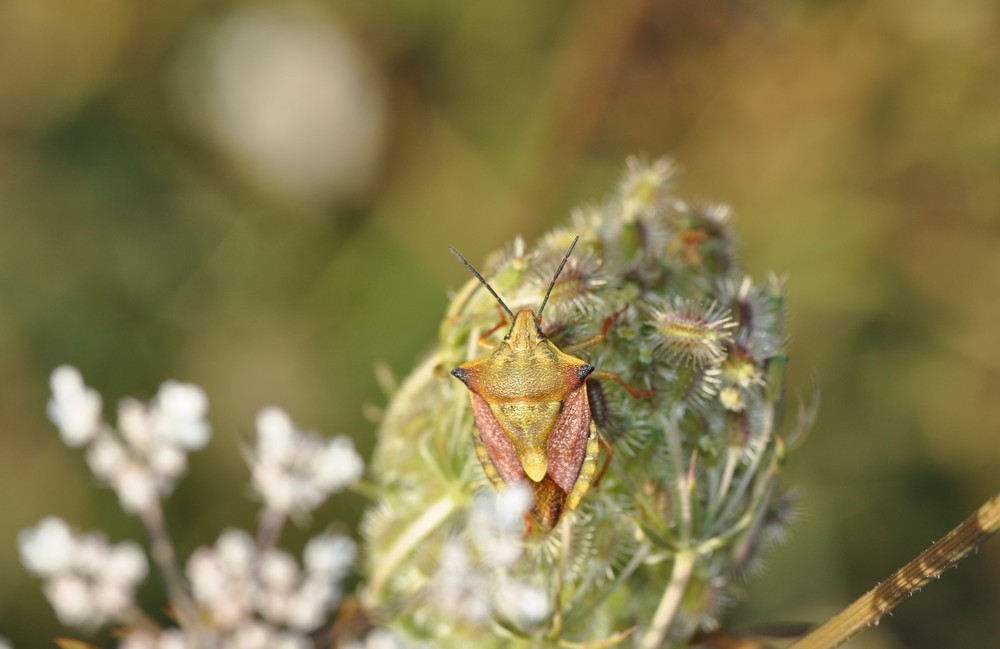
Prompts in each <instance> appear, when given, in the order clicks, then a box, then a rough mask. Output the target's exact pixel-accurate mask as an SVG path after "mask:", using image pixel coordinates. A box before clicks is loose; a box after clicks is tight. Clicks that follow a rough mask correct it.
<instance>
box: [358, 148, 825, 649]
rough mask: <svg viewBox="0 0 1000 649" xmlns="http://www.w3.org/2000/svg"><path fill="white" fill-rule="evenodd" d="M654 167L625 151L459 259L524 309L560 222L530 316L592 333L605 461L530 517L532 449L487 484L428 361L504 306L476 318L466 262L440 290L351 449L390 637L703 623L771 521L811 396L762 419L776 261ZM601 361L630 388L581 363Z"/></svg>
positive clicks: (635, 642) (440, 640)
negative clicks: (621, 160) (543, 210)
mask: <svg viewBox="0 0 1000 649" xmlns="http://www.w3.org/2000/svg"><path fill="white" fill-rule="evenodd" d="M672 180H673V167H672V166H671V164H670V163H669V162H666V161H658V162H655V163H653V164H645V163H641V162H639V161H637V160H630V161H629V163H628V169H627V170H626V173H625V175H624V177H623V179H622V181H621V184H620V186H619V189H618V191H617V192H616V193H615V194H614V195H613V196H612V197H610V198H609V199H608V200H607V201H606V202H605V203H604V204H603V205H601V206H598V207H587V208H583V209H581V210H578V211H576V212H575V213H574V214H573V216H572V219H571V223H570V224H569V225H567V226H565V227H562V228H558V229H556V230H554V231H552V232H550V233H548V234H547V235H545V236H544V237H543V238H542V239H541V241H539V242H538V243H537V244H536V245H534V246H531V247H529V246H527V245H526V244H525V243H524V242H523V241H521V240H517V241H515V242H514V243H513V244H512V245H511V246H510V247H508V248H507V249H506V250H504V251H502V252H500V253H498V254H496V255H494V256H493V257H491V258H490V259H488V260H487V262H486V264H484V265H482V266H479V270H480V271H481V274H482V275H483V278H484V279H485V280H486V281H487V282H489V284H490V286H492V288H493V289H494V290H495V291H496V293H497V294H498V295H499V296H501V297H502V300H503V302H505V303H506V305H507V306H508V307H509V309H508V311H510V312H512V313H518V312H519V311H520V312H521V313H522V314H523V313H524V312H525V311H522V310H525V309H537V308H538V307H539V305H540V304H542V302H543V298H544V296H545V295H546V292H547V289H548V288H549V286H548V284H549V281H550V279H551V277H552V273H553V269H555V268H556V267H557V266H558V265H559V263H560V260H561V259H563V257H564V255H565V252H566V250H567V248H568V247H569V246H570V242H571V241H573V240H574V238H575V237H577V236H578V237H579V242H578V243H577V245H576V249H575V251H574V252H573V255H572V256H571V257H570V258H569V260H568V261H567V263H566V267H565V269H564V271H563V273H562V274H561V275H560V277H559V279H558V281H557V282H556V283H555V286H554V287H552V291H551V295H550V297H549V299H548V302H547V305H546V307H545V317H544V320H543V321H542V322H541V330H540V332H539V334H540V337H541V338H543V339H544V340H547V341H551V342H552V343H553V344H554V345H555V346H556V347H558V348H567V347H570V348H572V347H573V346H574V345H576V346H581V345H580V343H581V342H585V341H590V340H594V341H597V340H598V339H597V338H596V337H598V336H601V335H602V333H603V336H602V337H601V338H600V339H599V342H597V344H593V345H590V344H587V345H585V346H586V349H585V351H581V352H579V354H578V355H579V356H580V357H581V358H582V360H581V361H580V362H586V364H587V365H589V366H592V367H597V368H600V369H601V370H603V372H601V375H602V376H600V377H597V375H596V374H595V376H593V377H591V378H589V379H588V380H587V383H586V394H587V401H589V409H590V415H591V417H592V418H593V421H594V423H595V424H596V426H597V428H598V429H599V430H600V433H601V434H602V435H603V436H604V437H605V438H607V440H608V441H609V442H610V445H611V446H612V447H613V449H614V454H613V455H611V454H609V453H606V452H602V453H601V455H600V462H601V463H603V462H606V461H609V462H610V464H609V466H608V468H607V470H606V471H605V472H604V473H603V476H602V477H601V478H600V482H599V484H596V480H595V486H594V487H593V488H591V489H590V490H589V492H588V493H586V495H585V497H582V498H581V499H579V504H578V506H577V507H576V508H575V509H571V508H570V509H567V510H565V511H563V512H562V515H561V517H558V516H557V517H555V518H556V520H555V521H553V522H554V523H555V525H554V528H553V529H552V530H551V531H549V530H547V529H545V527H546V526H545V525H542V526H538V525H534V526H532V525H527V526H526V525H525V522H524V520H523V515H524V514H525V513H527V512H529V511H531V510H532V503H531V500H530V498H528V499H526V496H531V495H532V490H531V489H527V490H525V489H522V488H521V485H524V486H525V487H527V486H528V485H530V484H532V481H535V482H537V480H535V478H538V477H539V476H540V475H541V473H539V472H540V471H542V469H541V468H538V469H537V470H535V469H532V471H531V473H532V474H536V473H537V474H538V476H536V475H532V479H531V480H528V479H524V480H521V481H518V480H513V481H508V480H502V481H497V480H494V482H496V483H497V484H498V485H499V486H500V487H501V496H500V498H499V500H498V499H497V498H496V497H495V496H494V493H495V489H494V487H493V486H492V485H491V484H490V481H489V480H488V479H487V475H486V474H485V473H484V471H483V469H482V468H481V467H480V462H479V461H477V451H476V445H477V443H478V444H483V442H482V441H477V439H476V437H477V436H479V435H480V434H483V433H482V431H480V430H479V429H478V428H476V427H475V425H474V421H473V408H472V406H471V405H470V401H469V396H468V389H467V388H466V387H465V386H463V385H461V384H460V383H459V382H457V381H455V380H454V379H452V378H451V377H449V376H448V372H449V371H451V370H452V368H455V367H459V366H462V364H463V363H467V362H468V361H470V360H472V359H474V358H477V357H479V356H482V351H480V350H479V349H478V348H477V345H478V342H479V339H480V337H481V336H483V335H484V334H489V338H488V340H487V341H486V342H487V343H492V344H494V345H495V344H497V343H499V341H500V338H501V337H502V336H503V335H504V334H505V333H507V329H508V328H509V327H510V323H509V322H508V323H507V324H506V326H500V327H498V326H497V311H498V309H497V306H496V301H495V299H494V297H493V296H492V295H490V294H489V293H488V292H487V291H486V290H484V289H483V287H482V286H481V284H480V282H479V280H478V279H471V280H470V281H469V282H468V283H466V285H465V286H464V288H463V289H462V290H460V291H459V292H458V293H457V294H456V295H455V297H454V299H453V300H452V302H451V305H450V307H449V309H448V312H447V313H446V314H445V317H444V320H443V322H442V324H441V329H440V343H439V346H438V347H437V348H436V349H435V350H434V351H433V353H432V354H431V355H430V356H429V357H428V358H427V359H425V360H424V361H423V363H422V364H421V365H420V366H418V367H417V368H416V369H415V370H414V371H413V373H412V374H411V375H410V376H409V377H408V378H407V379H406V380H405V381H404V382H403V383H402V385H401V387H400V388H399V389H398V391H397V392H396V393H395V394H394V395H393V397H392V400H391V402H390V404H389V407H388V409H387V411H386V414H385V417H384V420H383V422H382V425H381V430H380V432H379V439H378V446H377V448H376V452H375V457H374V459H373V462H372V472H373V478H374V480H375V481H376V486H377V493H378V494H379V499H378V503H377V504H376V506H375V507H374V508H373V509H372V510H371V511H370V512H369V514H368V515H367V517H366V520H365V522H364V526H363V533H364V536H365V550H366V551H365V557H366V564H365V565H366V567H365V571H366V574H365V583H364V585H363V590H362V604H363V605H364V606H365V607H366V608H367V609H368V610H369V612H370V614H371V615H373V616H375V617H376V618H379V619H384V620H385V621H386V623H387V624H389V625H390V626H391V627H392V628H393V629H394V630H396V631H397V632H398V633H399V634H400V636H401V637H402V638H404V639H405V640H408V641H410V642H413V643H415V644H423V643H426V644H427V646H441V647H509V646H538V645H540V644H545V643H552V645H553V646H555V645H557V644H560V643H563V644H566V643H581V644H580V645H579V646H594V647H597V646H611V645H612V644H615V643H617V642H621V641H624V642H625V644H626V645H631V646H640V647H644V648H648V649H652V648H655V647H665V646H668V647H674V646H676V647H681V646H686V644H687V642H688V640H689V639H690V638H691V637H692V636H693V635H694V634H695V633H696V632H698V631H699V630H703V629H711V628H713V627H714V626H715V625H717V624H718V621H719V616H720V615H721V614H722V613H723V612H724V610H725V607H726V605H727V604H728V603H729V602H730V600H731V591H730V584H731V582H732V580H733V579H734V578H735V577H736V576H737V575H739V574H743V573H746V572H748V571H750V570H751V569H752V568H753V566H754V565H755V560H756V558H757V557H758V555H759V553H760V552H761V550H762V549H763V547H762V546H764V545H766V544H767V543H768V542H769V541H771V540H773V539H774V538H776V537H777V536H778V535H777V534H776V531H777V530H780V529H781V528H782V527H783V526H784V525H785V523H786V522H787V518H788V515H789V509H790V506H791V505H790V503H791V501H792V499H791V498H790V497H789V495H788V493H787V492H786V491H785V490H784V489H783V488H782V487H781V485H780V484H779V482H778V473H779V471H780V468H781V465H782V462H783V460H784V458H785V453H786V452H787V450H788V449H789V447H790V446H791V444H792V443H793V442H795V441H797V440H798V439H799V438H800V437H801V433H802V432H803V430H804V429H805V428H806V427H807V426H808V423H809V421H808V420H809V416H810V413H809V412H804V413H802V414H801V415H800V417H799V420H798V422H792V424H791V425H790V426H788V427H787V428H786V427H784V426H783V425H782V421H783V417H782V414H783V407H784V370H785V367H786V365H787V357H786V332H785V330H784V321H785V317H784V312H783V308H784V305H783V300H784V286H783V282H782V281H781V280H779V279H778V278H777V277H775V276H770V277H767V278H766V279H765V280H764V281H762V282H754V281H753V280H752V279H750V278H749V277H747V276H746V275H745V274H744V273H743V272H742V271H741V270H740V269H739V267H738V265H737V263H736V260H735V259H734V258H733V240H732V234H731V232H730V224H729V217H730V212H729V210H728V209H727V208H724V207H718V206H705V205H693V204H689V203H687V202H684V201H682V200H680V199H679V198H677V197H676V196H674V194H673V187H672ZM517 317H518V318H520V317H521V315H518V316H517ZM611 317H614V322H613V323H612V326H606V324H607V323H608V319H609V318H611ZM516 326H517V325H515V328H516ZM525 326H527V325H525ZM511 335H514V334H513V333H512V334H511ZM466 367H467V366H466ZM497 371H499V370H497ZM615 375H616V376H617V377H621V379H622V380H623V381H627V382H628V383H629V384H631V386H634V387H635V389H637V390H641V391H643V392H644V393H647V396H645V398H641V399H635V398H632V397H631V396H629V395H628V394H627V392H625V391H624V390H622V389H621V388H620V387H619V386H616V385H614V384H613V383H612V382H610V381H604V382H602V381H601V380H600V378H604V379H607V378H611V377H612V376H615ZM460 378H461V377H460ZM497 380H498V381H502V377H500V378H498V379H497ZM520 385H523V383H520ZM469 387H470V388H472V387H474V386H472V385H470V386H469ZM491 405H492V404H491ZM529 405H530V404H529ZM478 417H479V415H477V420H476V422H475V423H476V424H480V425H482V423H483V422H482V421H480V420H479V419H478ZM483 435H484V438H485V434H483ZM540 452H543V451H540ZM480 455H481V454H480ZM536 455H537V453H536ZM609 457H610V460H608V458H609ZM480 459H481V458H480ZM532 462H535V460H534V459H533V460H532ZM535 463H536V464H537V462H535ZM542 464H544V463H542ZM542 464H540V465H539V466H542ZM484 466H487V465H486V463H484ZM487 469H488V467H487ZM551 470H552V469H551V467H550V468H549V471H550V472H551ZM515 473H516V472H515ZM490 477H491V478H494V477H495V476H490ZM511 482H512V483H513V484H508V483H511ZM534 492H535V493H537V492H538V488H537V487H536V488H535V491H534ZM536 517H537V510H536ZM484 538H485V540H486V541H488V542H484ZM626 638H628V640H626Z"/></svg>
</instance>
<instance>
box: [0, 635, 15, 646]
mask: <svg viewBox="0 0 1000 649" xmlns="http://www.w3.org/2000/svg"><path fill="white" fill-rule="evenodd" d="M0 649H14V645H12V644H11V643H10V640H8V639H7V638H4V637H0Z"/></svg>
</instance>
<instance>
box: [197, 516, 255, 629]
mask: <svg viewBox="0 0 1000 649" xmlns="http://www.w3.org/2000/svg"><path fill="white" fill-rule="evenodd" d="M255 551H256V550H255V546H254V543H253V539H251V538H250V535H249V534H247V533H246V532H244V531H243V530H237V529H229V530H226V531H225V532H223V533H222V534H221V535H220V536H219V539H218V540H217V541H216V543H215V547H214V548H198V549H197V550H195V551H194V552H193V553H192V554H191V557H190V559H188V563H187V575H188V578H189V579H190V580H191V590H192V593H193V594H194V597H195V599H196V600H197V601H198V603H199V604H201V605H203V606H204V607H205V609H206V610H207V611H208V612H209V614H210V616H211V619H212V621H213V623H214V624H215V625H216V626H217V627H218V628H220V629H232V628H235V627H237V626H238V625H240V624H242V623H244V622H245V621H246V620H247V619H249V617H250V616H251V615H252V614H253V611H254V600H255V598H256V597H257V589H256V587H255V584H254V579H253V574H252V572H253V562H254V554H255Z"/></svg>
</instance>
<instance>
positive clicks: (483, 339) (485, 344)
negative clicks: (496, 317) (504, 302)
mask: <svg viewBox="0 0 1000 649" xmlns="http://www.w3.org/2000/svg"><path fill="white" fill-rule="evenodd" d="M497 311H499V312H500V322H498V323H496V324H495V325H494V326H493V328H492V329H490V330H489V331H487V332H486V333H484V334H483V335H482V336H480V337H479V346H480V347H482V348H484V349H494V348H495V347H496V346H497V345H496V343H494V342H490V340H489V338H490V336H492V335H493V332H495V331H497V330H499V329H503V328H504V327H506V326H507V324H508V322H507V314H506V313H505V312H504V310H503V309H501V308H500V305H499V304H498V305H497Z"/></svg>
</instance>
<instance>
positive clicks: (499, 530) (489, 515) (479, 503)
mask: <svg viewBox="0 0 1000 649" xmlns="http://www.w3.org/2000/svg"><path fill="white" fill-rule="evenodd" d="M533 502H534V496H533V494H532V492H531V489H530V488H528V486H527V485H523V484H515V485H511V486H510V487H508V488H506V489H504V490H503V491H500V492H497V493H496V494H489V495H485V496H481V497H479V498H477V499H476V502H475V505H474V507H473V508H472V515H471V520H470V523H469V528H470V529H471V530H472V540H473V543H474V545H475V547H476V549H477V550H478V551H479V555H480V557H481V559H482V560H483V562H485V563H486V564H488V565H492V566H511V565H514V563H515V562H516V561H517V560H518V559H519V558H520V557H521V553H522V551H523V547H522V539H521V537H522V536H523V534H524V516H525V515H526V514H527V513H528V512H529V511H531V506H532V503H533Z"/></svg>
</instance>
